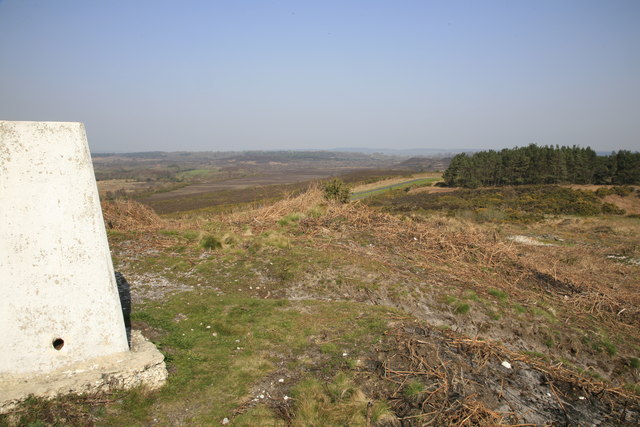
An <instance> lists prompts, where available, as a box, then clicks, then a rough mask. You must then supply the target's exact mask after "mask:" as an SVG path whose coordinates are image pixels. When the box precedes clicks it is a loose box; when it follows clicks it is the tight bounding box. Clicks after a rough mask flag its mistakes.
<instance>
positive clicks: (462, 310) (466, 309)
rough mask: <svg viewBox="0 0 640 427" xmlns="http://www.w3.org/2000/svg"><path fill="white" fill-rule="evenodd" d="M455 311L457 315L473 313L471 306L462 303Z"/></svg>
mask: <svg viewBox="0 0 640 427" xmlns="http://www.w3.org/2000/svg"><path fill="white" fill-rule="evenodd" d="M454 311H455V313H456V314H467V313H469V311H471V306H470V305H469V304H467V303H460V304H457V305H456V308H455V310H454Z"/></svg>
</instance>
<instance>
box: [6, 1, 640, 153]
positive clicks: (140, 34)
mask: <svg viewBox="0 0 640 427" xmlns="http://www.w3.org/2000/svg"><path fill="white" fill-rule="evenodd" d="M638 21H640V2H637V1H633V0H631V1H626V0H624V1H623V0H616V1H608V2H605V1H565V2H555V1H522V2H510V1H489V2H470V1H455V2H439V1H438V2H426V1H401V2H397V1H378V2H371V1H341V2H337V1H323V2H304V3H302V2H294V1H270V2H257V1H245V2H205V1H190V2H175V1H153V2H150V1H139V2H123V1H112V2H104V3H102V2H101V3H97V2H96V3H94V2H82V1H79V0H66V1H65V0H63V1H58V2H45V1H36V0H19V1H18V0H0V55H2V58H3V60H2V61H1V62H0V100H2V101H1V102H0V120H45V121H80V122H83V123H85V125H86V129H87V135H88V139H89V144H90V147H91V150H92V151H93V152H143V151H244V150H309V149H312V150H331V149H335V148H339V147H356V148H369V149H373V150H376V149H433V150H447V151H451V150H480V149H500V148H505V147H514V146H524V145H528V144H529V143H537V144H539V145H556V144H558V145H568V146H571V145H574V144H575V145H580V146H583V147H585V146H590V147H591V148H593V149H594V150H596V151H600V152H609V151H612V150H619V149H627V150H634V151H636V150H639V149H640V119H639V118H640V79H639V77H638V76H640V48H639V46H638V45H639V42H640V26H638V25H637V22H638Z"/></svg>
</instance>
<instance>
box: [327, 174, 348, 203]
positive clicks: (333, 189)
mask: <svg viewBox="0 0 640 427" xmlns="http://www.w3.org/2000/svg"><path fill="white" fill-rule="evenodd" d="M323 193H324V198H325V199H326V200H329V201H336V202H339V203H347V202H348V201H349V198H350V197H351V189H350V188H349V186H348V185H347V184H345V183H344V182H343V181H342V180H341V179H338V178H334V179H332V180H331V181H329V182H327V183H325V184H324V187H323Z"/></svg>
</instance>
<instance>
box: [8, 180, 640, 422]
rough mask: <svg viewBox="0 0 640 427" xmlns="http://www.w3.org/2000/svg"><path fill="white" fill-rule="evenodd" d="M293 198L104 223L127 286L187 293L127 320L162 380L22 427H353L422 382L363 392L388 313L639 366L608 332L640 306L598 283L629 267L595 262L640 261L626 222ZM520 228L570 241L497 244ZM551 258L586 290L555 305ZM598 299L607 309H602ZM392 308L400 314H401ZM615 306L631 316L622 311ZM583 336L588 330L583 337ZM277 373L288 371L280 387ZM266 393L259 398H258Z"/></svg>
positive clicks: (583, 358) (563, 277) (620, 376)
mask: <svg viewBox="0 0 640 427" xmlns="http://www.w3.org/2000/svg"><path fill="white" fill-rule="evenodd" d="M399 193H402V195H403V196H404V193H403V192H399ZM296 200H297V199H291V200H284V201H282V202H279V203H278V204H275V205H270V206H267V207H265V208H264V209H263V210H260V209H257V210H252V211H250V212H248V213H247V214H246V215H245V216H242V215H243V214H242V213H238V214H224V215H210V214H207V215H205V214H197V215H196V214H193V215H192V214H189V215H186V216H184V217H181V218H178V217H175V218H173V219H163V220H165V221H166V222H165V223H164V225H163V227H164V228H162V229H160V230H159V231H150V232H147V231H141V230H136V229H124V230H112V231H110V232H109V238H110V243H111V245H112V248H113V250H114V255H115V256H114V263H115V264H116V266H117V267H122V268H124V269H125V273H127V274H129V273H130V274H131V277H134V278H136V279H137V280H131V282H132V283H134V286H137V289H136V291H138V292H139V293H140V294H143V293H142V292H141V290H143V289H145V290H149V291H150V292H151V293H153V291H155V290H157V289H163V288H164V286H166V287H170V285H171V284H178V285H180V286H186V287H189V289H191V291H189V292H182V291H181V289H182V288H180V289H177V290H171V292H166V294H164V295H161V296H160V297H158V299H157V300H154V299H148V300H146V302H145V303H144V304H137V305H136V306H135V307H134V314H133V318H134V326H135V327H137V328H141V329H143V330H144V332H145V334H146V335H147V336H149V337H151V339H152V340H153V341H154V342H155V343H156V345H157V346H158V347H159V348H160V349H161V351H162V352H163V353H164V354H165V356H166V358H167V365H168V368H169V371H170V376H169V382H168V384H167V385H166V387H164V388H163V389H162V390H161V391H159V392H157V393H145V392H144V391H143V390H132V391H127V392H121V393H117V394H116V395H113V396H112V397H109V400H113V401H112V402H111V403H109V404H99V403H92V402H91V399H90V398H87V397H85V398H78V399H76V400H56V401H53V403H52V404H51V405H48V406H47V405H45V404H44V403H43V402H41V401H38V400H33V401H30V402H28V403H27V404H26V405H25V406H24V407H23V411H22V412H21V415H20V416H21V417H23V424H24V425H29V424H34V425H38V424H37V423H45V424H47V425H55V424H56V423H57V424H60V425H86V424H87V423H88V421H87V420H89V421H91V420H94V419H95V420H96V421H97V423H98V424H101V425H120V424H123V425H130V424H133V425H146V424H152V423H158V424H160V425H176V424H182V425H207V424H216V425H217V424H218V423H220V422H221V420H222V419H224V418H225V417H227V418H229V419H231V420H232V421H231V422H232V425H251V426H253V425H265V426H266V425H269V426H271V425H300V424H302V423H304V422H305V421H303V420H304V418H303V417H308V420H306V422H307V423H308V424H307V425H313V423H316V425H349V424H350V423H351V424H354V425H359V423H362V422H363V419H364V423H365V424H364V425H366V418H367V413H368V412H367V407H368V402H372V405H371V409H370V410H371V412H372V414H371V419H372V420H373V419H374V418H375V419H382V418H384V417H385V416H386V415H385V414H388V410H389V407H388V406H387V405H396V404H397V403H398V401H397V400H396V399H405V400H404V401H405V402H408V403H409V404H410V405H413V406H415V401H414V400H412V399H414V398H415V399H417V400H420V398H421V397H422V395H421V393H423V391H424V388H425V386H424V385H423V384H421V383H420V381H419V380H418V379H417V378H414V379H413V380H411V379H410V380H408V381H406V382H404V383H402V382H399V383H397V384H394V385H392V386H391V388H392V390H391V391H390V392H389V394H386V395H385V393H387V392H386V391H383V390H382V389H380V388H376V387H371V386H370V385H369V384H367V382H366V381H368V379H371V378H378V377H377V375H378V371H376V370H375V369H374V368H372V367H371V366H372V365H375V366H378V365H377V364H378V363H379V362H380V358H381V357H383V355H384V353H383V351H384V346H383V344H382V343H381V342H383V343H384V340H385V339H386V338H388V337H390V336H393V334H395V333H397V332H398V331H401V330H402V329H399V327H400V326H399V324H398V323H399V320H398V319H403V320H402V321H403V322H405V321H406V322H408V323H405V324H404V325H403V327H404V328H406V326H407V325H411V326H410V328H414V326H412V325H413V324H414V323H413V322H414V321H416V320H417V319H416V318H418V319H420V321H422V320H425V319H426V320H428V321H433V323H434V324H437V325H440V326H439V329H441V330H442V331H443V333H446V334H449V333H453V332H452V331H455V334H459V335H460V336H462V337H464V336H467V337H468V336H477V334H478V333H479V332H480V333H481V334H482V336H483V338H486V340H487V342H489V341H491V340H500V339H501V337H504V336H505V335H504V334H505V333H516V332H517V333H518V334H519V335H518V341H519V342H521V343H523V344H524V345H525V347H524V348H536V349H540V348H543V349H545V352H546V353H548V354H546V355H543V354H541V353H537V354H536V353H530V354H529V356H531V357H536V358H538V359H540V360H541V361H543V362H544V361H549V360H559V357H562V355H564V352H568V351H569V346H568V345H567V343H568V342H571V350H573V348H574V347H575V349H576V352H575V353H572V355H571V356H569V355H566V356H567V357H571V359H572V361H573V363H574V365H571V366H572V370H573V371H575V372H578V373H581V374H584V375H588V376H589V377H594V378H597V376H599V375H602V377H605V373H598V372H595V371H593V370H588V369H585V367H587V366H589V364H595V363H597V364H598V365H597V366H601V364H602V363H611V362H612V361H623V362H624V363H625V365H624V369H620V370H618V371H612V372H606V378H604V379H607V380H611V381H612V383H613V384H614V385H620V386H622V384H628V383H633V378H632V376H633V375H634V371H633V370H634V369H638V364H639V363H640V362H638V359H637V358H631V357H629V355H632V354H633V355H637V354H638V353H637V350H638V348H640V347H639V346H638V344H639V341H638V335H637V332H634V330H633V329H632V328H629V323H627V324H622V322H628V319H629V318H628V317H625V316H627V315H628V314H629V313H630V312H631V311H632V310H633V307H634V305H633V304H634V301H635V300H634V298H636V296H635V294H633V293H629V294H627V295H628V296H629V297H628V298H627V299H628V300H629V301H625V300H624V299H623V298H622V297H620V295H623V294H620V295H618V294H616V293H612V292H611V291H610V290H609V288H605V287H598V286H599V284H600V283H607V286H608V285H609V284H610V285H611V286H612V288H611V289H613V287H615V289H617V290H623V289H626V288H630V289H635V288H631V287H630V286H631V285H633V286H635V282H634V281H633V277H634V276H633V270H632V269H633V268H635V267H633V266H631V265H626V264H622V263H614V262H608V261H606V260H603V259H602V254H603V253H625V254H627V253H628V254H629V256H631V257H637V256H638V255H637V251H638V248H637V243H636V242H637V236H638V225H637V221H636V220H633V219H629V218H612V217H610V218H602V217H598V218H586V219H583V218H579V219H576V218H569V219H568V218H564V217H562V218H558V219H552V220H547V222H543V223H540V224H535V223H531V224H526V225H522V224H520V223H518V224H499V225H496V224H493V223H482V224H472V223H469V222H468V221H466V220H459V219H456V218H454V217H452V216H446V215H431V216H429V218H428V219H425V217H423V216H421V215H416V216H414V213H415V212H414V211H409V212H407V213H406V215H404V214H403V215H398V216H390V215H386V214H383V213H380V212H379V211H373V210H371V209H370V208H369V207H367V206H366V205H364V204H363V203H361V202H356V203H352V204H345V205H339V206H338V205H334V204H330V203H324V202H323V201H322V200H313V199H304V202H300V201H296ZM309 200H310V201H309ZM606 227H608V228H606ZM145 230H146V229H145ZM514 230H515V231H514ZM523 230H525V231H527V232H526V233H525V234H531V235H546V234H553V235H558V236H561V237H562V238H565V239H567V240H568V241H569V240H570V241H571V242H572V245H571V246H569V245H565V246H560V245H559V246H554V247H526V246H517V245H515V244H513V243H512V242H506V241H505V240H506V236H509V235H510V234H522V233H523ZM528 230H531V232H530V233H529V232H528ZM414 236H416V237H419V239H418V238H416V239H414ZM574 242H575V244H573V243H574ZM614 249H615V251H614ZM132 253H134V254H135V258H132V257H131V254H132ZM563 259H572V260H574V261H572V262H563V261H561V260H563ZM557 262H561V263H562V264H560V267H561V268H558V269H557V273H555V274H554V275H553V277H554V278H555V277H556V276H557V277H558V280H557V282H558V283H557V284H560V285H562V284H563V283H570V284H576V286H581V284H583V283H584V284H586V285H585V287H584V288H580V291H581V292H582V293H577V294H575V295H573V294H569V295H567V297H566V298H565V296H564V295H565V293H566V292H565V290H564V289H561V290H558V289H556V288H555V287H554V286H556V285H557V284H556V282H554V281H551V280H546V281H544V280H541V279H539V276H540V275H541V274H542V273H544V274H547V273H548V272H549V271H551V270H552V269H555V267H556V266H557V265H558V264H557ZM554 271H555V270H554ZM540 272H541V273H540ZM538 273H540V274H538ZM536 274H538V275H536ZM549 277H551V276H549ZM156 279H159V280H158V282H156ZM605 279H606V280H605ZM160 280H162V282H160ZM543 282H544V283H543ZM160 284H162V285H163V286H159V285H160ZM625 287H626V288H625ZM592 289H593V290H597V291H598V292H603V294H605V295H606V296H607V299H606V300H604V299H603V301H601V302H602V304H601V305H598V306H594V305H593V304H592V301H591V294H588V293H587V292H591V290H592ZM616 292H618V291H616ZM487 294H489V295H491V297H492V298H489V297H487ZM593 295H595V298H597V297H598V295H599V294H593ZM485 298H486V299H485ZM607 301H613V302H614V303H615V304H614V305H613V309H609V308H608V306H607V305H606V303H607ZM581 304H588V305H581ZM391 307H396V308H395V309H394V308H391ZM406 307H409V308H410V311H411V313H412V315H409V314H407V313H406V312H403V311H402V310H403V309H405V308H406ZM592 307H596V308H595V309H593V308H592ZM621 307H627V309H626V310H625V311H624V312H622V313H621V314H620V315H618V313H620V309H621ZM472 309H473V310H475V311H474V312H473V314H474V315H469V313H471V310H472ZM591 310H595V311H593V312H592V311H591ZM476 311H477V312H478V315H475V314H476ZM413 315H415V316H416V318H414V317H413ZM484 315H486V317H485V316H484ZM601 319H602V321H601ZM631 319H633V318H631ZM417 325H418V323H416V326H415V328H416V330H417V329H419V328H418V327H417ZM621 325H622V326H621ZM434 329H435V328H434ZM588 330H591V331H594V332H593V333H592V334H590V335H588V336H587V338H588V339H584V340H581V339H580V338H581V337H582V336H583V335H585V332H584V331H588ZM620 331H625V333H626V334H628V336H625V337H624V338H623V337H622V335H621V333H619V332H620ZM616 332H618V333H616ZM214 334H215V335H214ZM528 343H532V345H531V346H530V347H528V346H526V344H528ZM429 344H433V343H432V342H431V341H429V343H426V344H424V345H425V346H428V345H429ZM543 344H544V345H546V346H547V347H543ZM434 345H436V344H434ZM505 346H508V344H505ZM419 347H420V348H428V347H422V344H420V346H419ZM522 348H523V347H519V348H516V349H515V350H516V351H518V352H520V351H521V349H522ZM381 349H382V350H381ZM393 350H394V351H395V350H396V349H395V348H394V349H393ZM435 350H442V347H439V348H437V349H435ZM512 350H513V348H512ZM344 354H346V355H344ZM440 354H444V353H440ZM618 355H619V356H618ZM445 364H447V369H449V367H450V368H451V372H453V371H454V368H455V369H456V375H457V371H458V370H464V369H467V368H466V367H464V366H462V365H458V364H457V363H456V362H455V360H453V359H452V360H449V359H447V360H445ZM567 366H569V365H567ZM405 368H407V369H409V368H411V367H409V366H406V367H405ZM458 368H459V369H458ZM580 369H582V370H580ZM465 373H466V371H465ZM602 377H600V378H602ZM278 378H285V379H286V381H285V382H284V384H283V385H279V384H280V383H278V382H277V379H278ZM412 378H413V377H412ZM420 380H424V378H423V377H420ZM478 381H479V383H480V382H482V381H481V380H480V379H479V380H478ZM427 384H429V383H427ZM265 389H268V391H269V394H270V396H272V397H270V398H269V399H273V400H269V401H268V402H269V403H267V402H266V401H265V400H262V399H260V398H259V394H260V393H262V391H263V390H265ZM394 392H395V393H396V394H395V395H394V396H393V398H391V399H389V400H388V401H386V402H385V396H386V397H387V398H388V397H389V396H390V395H391V393H394ZM284 396H288V397H293V398H292V399H287V400H286V401H285V400H284ZM254 399H258V400H256V401H254ZM276 403H277V405H276ZM274 407H277V408H278V409H277V411H274V409H273V408H274ZM74 408H75V409H74ZM393 409H394V410H397V407H395V406H394V407H393ZM285 410H286V411H289V412H288V413H289V415H291V416H292V418H291V419H287V416H286V413H285V412H283V411H285ZM73 414H76V415H73ZM376 414H378V415H376ZM294 415H295V416H294ZM410 415H414V414H413V413H412V414H410ZM74 417H75V418H74ZM83 417H84V418H83ZM363 417H364V418H363ZM154 418H155V419H157V422H156V421H153V420H154ZM65 420H66V421H65ZM287 423H289V424H287ZM296 423H298V424H296ZM0 425H2V421H1V419H0Z"/></svg>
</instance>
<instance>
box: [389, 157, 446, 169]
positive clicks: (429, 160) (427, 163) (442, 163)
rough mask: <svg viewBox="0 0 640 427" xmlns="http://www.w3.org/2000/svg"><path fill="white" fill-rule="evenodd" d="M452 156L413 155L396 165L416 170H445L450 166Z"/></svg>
mask: <svg viewBox="0 0 640 427" xmlns="http://www.w3.org/2000/svg"><path fill="white" fill-rule="evenodd" d="M449 163H451V157H421V156H417V157H411V158H409V159H407V160H405V161H404V162H401V163H398V165H397V166H396V167H399V168H402V169H409V170H412V171H416V172H435V171H443V170H445V169H447V168H448V167H449Z"/></svg>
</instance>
